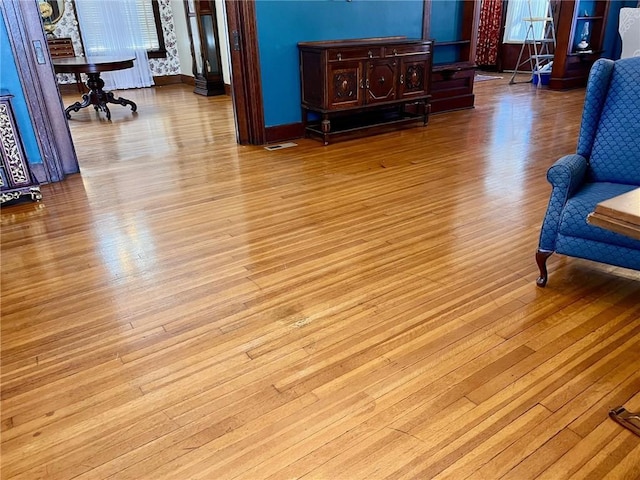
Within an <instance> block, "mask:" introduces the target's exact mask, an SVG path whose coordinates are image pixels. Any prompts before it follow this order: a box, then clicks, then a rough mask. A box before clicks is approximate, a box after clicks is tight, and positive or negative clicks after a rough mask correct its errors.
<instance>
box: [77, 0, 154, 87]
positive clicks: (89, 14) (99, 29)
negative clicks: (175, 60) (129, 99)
mask: <svg viewBox="0 0 640 480" xmlns="http://www.w3.org/2000/svg"><path fill="white" fill-rule="evenodd" d="M75 7H76V13H77V15H78V23H79V24H80V32H81V34H82V42H83V44H84V49H85V52H86V54H87V55H90V56H109V57H111V56H118V57H123V56H124V57H135V61H134V62H133V68H129V69H127V70H119V71H114V72H104V73H102V74H101V77H102V79H103V80H104V83H105V88H106V89H108V90H114V89H123V88H139V87H149V86H151V85H153V75H152V74H151V69H150V68H149V59H148V57H147V50H146V48H145V46H144V40H143V38H142V35H141V34H140V19H139V17H138V9H137V8H136V0H75Z"/></svg>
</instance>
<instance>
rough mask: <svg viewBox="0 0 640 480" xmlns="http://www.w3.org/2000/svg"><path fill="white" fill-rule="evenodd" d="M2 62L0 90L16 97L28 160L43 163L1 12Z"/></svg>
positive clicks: (19, 123)
mask: <svg viewBox="0 0 640 480" xmlns="http://www.w3.org/2000/svg"><path fill="white" fill-rule="evenodd" d="M0 62H1V63H0V90H6V91H8V92H9V93H11V94H12V95H14V97H13V98H12V99H11V106H12V107H13V113H14V114H15V116H16V122H17V124H18V129H19V130H20V137H21V138H22V143H23V145H24V149H25V154H26V155H27V160H28V161H29V163H42V154H41V153H40V148H39V147H38V142H37V140H36V135H35V132H34V130H33V125H32V123H31V116H30V115H29V110H28V109H27V102H26V100H25V98H24V92H23V91H22V85H21V84H20V78H19V77H18V70H17V67H16V62H15V59H14V57H13V51H12V50H11V45H10V44H9V35H8V33H7V28H6V26H5V24H4V18H3V16H2V12H0Z"/></svg>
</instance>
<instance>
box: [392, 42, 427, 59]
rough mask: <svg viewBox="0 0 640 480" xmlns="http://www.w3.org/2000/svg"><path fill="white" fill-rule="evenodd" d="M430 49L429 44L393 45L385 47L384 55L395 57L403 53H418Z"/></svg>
mask: <svg viewBox="0 0 640 480" xmlns="http://www.w3.org/2000/svg"><path fill="white" fill-rule="evenodd" d="M430 51H431V45H430V44H428V43H427V44H424V45H396V46H393V47H385V51H384V55H385V57H396V56H404V55H420V54H424V53H429V52H430Z"/></svg>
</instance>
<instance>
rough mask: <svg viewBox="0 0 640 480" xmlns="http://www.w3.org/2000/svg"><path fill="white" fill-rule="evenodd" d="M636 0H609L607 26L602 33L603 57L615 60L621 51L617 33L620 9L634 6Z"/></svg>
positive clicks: (636, 3)
mask: <svg viewBox="0 0 640 480" xmlns="http://www.w3.org/2000/svg"><path fill="white" fill-rule="evenodd" d="M637 5H638V2H637V0H611V2H610V3H609V16H608V17H607V27H606V30H605V35H604V44H603V48H604V53H603V54H602V56H603V57H604V58H611V59H613V60H617V59H619V58H620V52H622V42H621V40H620V34H619V33H618V23H619V21H620V9H621V8H622V7H631V8H635V7H636V6H637Z"/></svg>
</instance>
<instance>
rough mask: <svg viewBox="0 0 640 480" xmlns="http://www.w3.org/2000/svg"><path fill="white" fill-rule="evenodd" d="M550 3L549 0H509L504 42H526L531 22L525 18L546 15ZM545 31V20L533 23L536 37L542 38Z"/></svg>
mask: <svg viewBox="0 0 640 480" xmlns="http://www.w3.org/2000/svg"><path fill="white" fill-rule="evenodd" d="M548 4H549V0H509V3H508V4H507V15H506V20H505V28H504V40H503V41H504V43H522V42H524V40H525V38H526V36H527V29H528V28H529V22H525V21H524V20H523V19H524V18H530V17H546V16H547V5H548ZM529 8H531V10H529ZM543 31H544V22H534V23H533V35H534V38H536V39H540V38H542V35H543V33H544V32H543Z"/></svg>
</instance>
